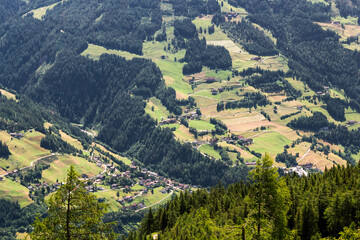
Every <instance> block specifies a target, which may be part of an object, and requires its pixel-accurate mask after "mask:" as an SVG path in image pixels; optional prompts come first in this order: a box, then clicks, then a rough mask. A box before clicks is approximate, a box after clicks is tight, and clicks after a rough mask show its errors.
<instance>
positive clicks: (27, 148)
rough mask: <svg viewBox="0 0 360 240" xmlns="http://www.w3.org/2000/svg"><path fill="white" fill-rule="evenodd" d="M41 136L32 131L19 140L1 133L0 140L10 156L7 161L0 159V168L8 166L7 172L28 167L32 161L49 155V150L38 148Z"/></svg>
mask: <svg viewBox="0 0 360 240" xmlns="http://www.w3.org/2000/svg"><path fill="white" fill-rule="evenodd" d="M43 136H44V135H43V134H42V133H40V132H36V131H33V132H32V133H30V132H28V133H25V136H24V137H23V138H21V139H16V138H13V139H12V138H11V136H10V135H9V134H8V133H6V132H4V131H1V132H0V140H1V141H2V142H5V143H6V145H7V146H8V147H9V150H10V152H11V154H12V155H11V156H10V158H9V159H7V160H6V159H3V158H0V166H1V167H2V168H6V167H7V166H8V168H7V170H8V171H12V170H15V169H16V168H23V167H27V166H30V164H31V162H32V161H34V160H36V159H38V158H40V157H43V156H46V155H49V154H50V151H49V150H46V149H44V148H41V147H40V141H41V138H43Z"/></svg>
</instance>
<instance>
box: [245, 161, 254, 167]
mask: <svg viewBox="0 0 360 240" xmlns="http://www.w3.org/2000/svg"><path fill="white" fill-rule="evenodd" d="M245 165H247V166H254V165H256V162H255V161H254V162H247V163H245Z"/></svg>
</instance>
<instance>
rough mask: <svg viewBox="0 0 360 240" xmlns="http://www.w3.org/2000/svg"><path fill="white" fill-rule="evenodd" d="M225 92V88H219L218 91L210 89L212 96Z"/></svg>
mask: <svg viewBox="0 0 360 240" xmlns="http://www.w3.org/2000/svg"><path fill="white" fill-rule="evenodd" d="M224 90H225V88H224V87H219V88H217V89H216V88H212V89H210V92H211V94H212V95H216V94H218V93H222V92H223V91H224Z"/></svg>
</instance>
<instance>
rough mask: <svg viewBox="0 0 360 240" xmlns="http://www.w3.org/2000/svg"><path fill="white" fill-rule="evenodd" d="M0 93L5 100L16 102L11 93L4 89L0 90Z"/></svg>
mask: <svg viewBox="0 0 360 240" xmlns="http://www.w3.org/2000/svg"><path fill="white" fill-rule="evenodd" d="M0 92H1V95H2V96H5V97H6V98H7V99H12V100H15V101H17V99H16V95H15V94H13V93H11V92H8V91H6V90H4V89H0Z"/></svg>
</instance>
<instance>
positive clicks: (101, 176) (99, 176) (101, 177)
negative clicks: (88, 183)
mask: <svg viewBox="0 0 360 240" xmlns="http://www.w3.org/2000/svg"><path fill="white" fill-rule="evenodd" d="M96 179H97V180H104V179H105V176H104V175H102V174H99V175H97V176H96Z"/></svg>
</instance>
